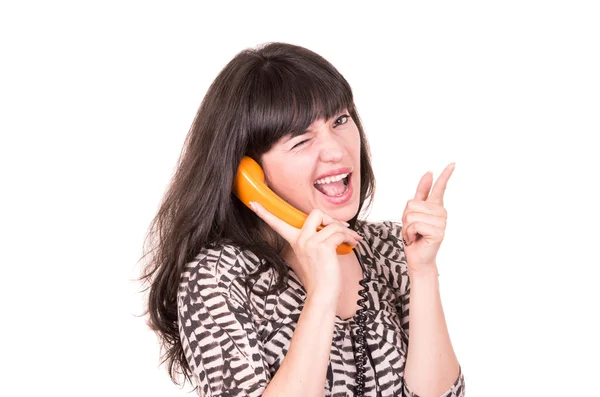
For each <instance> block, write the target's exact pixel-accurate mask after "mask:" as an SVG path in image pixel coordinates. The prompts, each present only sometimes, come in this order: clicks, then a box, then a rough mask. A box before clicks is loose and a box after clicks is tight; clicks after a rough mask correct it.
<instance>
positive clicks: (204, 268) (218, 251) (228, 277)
mask: <svg viewBox="0 0 600 397" xmlns="http://www.w3.org/2000/svg"><path fill="white" fill-rule="evenodd" d="M259 263H260V261H259V259H258V258H257V257H256V256H255V255H254V254H253V253H252V252H250V251H247V250H242V249H240V248H239V247H237V246H235V245H231V244H224V245H220V246H216V247H203V248H202V249H201V250H200V251H199V252H198V254H197V255H196V256H195V257H194V259H193V260H192V261H190V262H188V263H186V264H185V266H184V268H183V271H182V272H181V274H180V277H179V288H178V294H179V295H187V294H188V293H200V294H209V295H210V294H214V293H220V294H224V295H227V296H229V297H232V298H238V299H239V300H240V301H243V300H245V298H244V296H245V293H244V292H243V290H244V288H243V287H242V286H243V283H242V281H243V279H244V278H245V277H246V276H247V275H249V274H250V273H252V272H253V271H254V270H255V269H256V267H257V266H258V265H259Z"/></svg>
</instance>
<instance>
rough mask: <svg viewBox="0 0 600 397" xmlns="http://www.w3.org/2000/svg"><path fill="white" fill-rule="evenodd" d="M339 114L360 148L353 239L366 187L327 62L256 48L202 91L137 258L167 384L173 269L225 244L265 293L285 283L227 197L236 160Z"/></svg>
mask: <svg viewBox="0 0 600 397" xmlns="http://www.w3.org/2000/svg"><path fill="white" fill-rule="evenodd" d="M344 108H347V109H348V111H349V114H350V116H351V117H352V119H353V120H354V122H355V123H356V125H357V127H358V130H359V132H360V142H361V147H360V166H361V167H360V181H361V186H360V206H359V208H358V211H357V214H356V215H355V216H354V218H352V219H351V220H350V221H349V223H350V227H351V228H354V229H355V228H356V227H357V222H360V221H359V220H358V216H359V214H360V213H361V212H364V210H365V209H367V208H369V207H370V205H371V202H372V197H373V194H374V192H375V177H374V175H373V170H372V167H371V159H370V152H369V146H368V143H367V139H366V137H365V134H364V131H363V127H362V124H361V122H360V118H359V115H358V112H357V111H356V107H355V105H354V99H353V95H352V90H351V88H350V85H349V84H348V82H347V81H346V79H344V77H343V76H342V75H341V74H340V73H339V72H338V71H337V70H336V69H335V68H334V67H333V66H332V65H331V64H330V63H329V62H328V61H326V60H325V59H324V58H322V57H321V56H319V55H318V54H316V53H314V52H312V51H310V50H308V49H306V48H303V47H300V46H296V45H292V44H287V43H277V42H274V43H266V44H263V45H260V46H258V47H256V48H249V49H245V50H243V51H241V52H239V53H238V54H237V55H236V56H235V57H234V58H233V59H232V60H231V61H230V62H229V63H228V64H227V65H226V66H225V67H224V68H223V70H221V72H220V73H219V75H218V76H217V77H216V79H215V80H214V82H213V83H212V84H211V86H210V87H209V89H208V92H207V93H206V96H205V97H204V99H203V100H202V103H201V104H200V108H199V109H198V111H197V113H196V116H195V118H194V121H193V123H192V126H191V128H190V130H189V133H188V135H187V137H186V139H185V142H184V147H183V149H182V152H181V155H180V158H179V161H178V164H177V167H176V170H175V173H174V175H173V177H172V180H171V183H170V185H169V187H168V189H167V191H166V193H165V195H164V197H163V199H162V201H161V205H160V208H159V210H158V212H157V214H156V216H155V217H154V219H153V220H152V222H151V224H150V227H149V232H148V235H147V236H146V240H145V241H144V248H145V250H144V254H143V256H142V259H143V258H144V257H146V256H147V255H148V254H152V255H150V259H149V260H148V261H146V264H145V265H144V269H143V272H142V275H141V278H140V280H141V281H143V282H144V283H145V284H146V285H147V288H146V289H149V293H148V301H147V311H146V312H145V313H144V314H148V325H149V326H150V327H151V328H152V329H153V330H154V331H155V332H156V334H157V335H158V337H159V339H160V342H161V348H162V349H161V351H164V354H163V356H162V358H163V360H162V363H164V362H167V370H168V372H169V375H170V376H171V379H172V380H173V382H175V383H176V384H179V383H178V381H177V377H176V375H177V374H182V375H183V376H184V378H185V379H184V381H185V380H190V381H191V373H190V368H189V365H188V363H187V361H186V358H185V355H184V352H183V349H182V345H181V341H180V339H179V328H178V322H177V317H178V316H177V288H178V284H179V278H180V274H181V272H182V269H183V268H184V267H185V265H186V263H189V262H190V261H192V260H193V259H194V258H195V257H196V256H197V255H198V253H199V251H200V250H201V249H202V248H204V247H216V246H220V245H223V244H233V245H236V246H238V247H239V248H240V249H242V250H250V251H252V252H253V253H254V254H255V255H256V256H257V257H259V258H261V259H262V260H263V261H262V265H261V266H260V267H259V268H258V269H257V272H256V273H255V274H254V275H257V274H260V273H261V272H262V271H265V270H267V269H269V268H272V269H273V270H274V271H275V272H276V274H277V276H278V282H277V283H276V284H275V285H274V286H273V288H272V289H271V290H269V291H267V292H266V293H273V292H274V291H280V290H281V289H282V288H284V287H285V285H286V283H287V274H288V273H287V265H286V264H285V262H284V261H283V260H282V259H281V257H280V256H279V253H280V252H281V249H282V248H283V245H284V244H286V242H285V241H284V240H283V239H282V238H281V237H280V236H279V235H277V233H275V232H274V231H273V230H272V229H271V228H270V227H269V226H268V225H266V224H265V223H264V222H263V221H262V220H261V219H260V218H259V217H258V216H256V215H255V214H254V213H253V212H252V211H251V210H250V209H248V208H247V207H246V206H245V205H244V204H242V203H241V202H240V201H239V200H238V199H237V198H236V197H235V196H234V195H233V194H232V190H231V188H232V184H233V178H234V176H235V174H236V171H237V167H238V165H239V163H240V160H241V159H242V157H243V156H244V155H247V156H250V157H252V158H254V159H255V160H257V161H258V162H259V163H260V160H261V156H262V155H263V154H264V153H265V152H267V151H268V150H269V149H270V148H271V147H272V145H273V144H274V143H275V142H277V141H278V140H279V139H280V138H282V137H283V136H286V135H288V134H292V135H297V134H301V133H302V132H303V131H305V130H306V129H307V128H308V127H309V126H310V124H311V123H312V122H313V121H315V120H321V119H323V118H325V119H327V120H328V119H330V118H331V117H333V116H334V115H336V114H337V113H338V112H340V111H342V110H343V109H344ZM367 200H368V205H367V206H366V207H365V208H363V205H364V204H365V202H366V201H367ZM257 231H259V233H257ZM147 244H148V245H149V248H146V245H147ZM246 281H247V280H246Z"/></svg>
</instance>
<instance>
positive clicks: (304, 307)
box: [143, 43, 464, 396]
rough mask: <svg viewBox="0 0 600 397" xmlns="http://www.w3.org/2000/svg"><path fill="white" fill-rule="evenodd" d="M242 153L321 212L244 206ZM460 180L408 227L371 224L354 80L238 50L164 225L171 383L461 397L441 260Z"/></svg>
mask: <svg viewBox="0 0 600 397" xmlns="http://www.w3.org/2000/svg"><path fill="white" fill-rule="evenodd" d="M243 156H249V157H251V158H253V159H255V160H256V161H257V162H258V163H259V164H260V165H261V166H262V168H263V169H264V172H265V182H266V184H267V185H268V186H269V187H270V188H271V189H272V190H273V191H274V192H276V193H277V194H278V195H280V196H281V197H282V198H283V199H284V200H286V201H287V202H289V203H290V204H292V205H293V206H294V207H296V208H298V209H299V210H301V211H303V212H305V213H306V214H308V218H307V220H306V222H305V224H304V226H303V227H302V228H301V229H297V228H294V227H292V226H290V225H288V224H286V223H285V222H284V221H282V220H280V219H278V218H276V217H275V216H273V215H272V214H270V213H269V212H268V211H266V210H265V208H264V207H262V206H261V205H260V204H253V205H252V206H253V210H254V211H252V210H250V209H249V208H248V207H246V206H245V205H244V204H243V203H242V202H241V201H240V200H238V199H237V198H236V197H235V196H234V195H233V194H232V186H233V181H234V176H235V175H236V171H237V167H238V165H239V164H240V160H241V159H242V157H243ZM452 169H453V167H452V165H451V166H449V167H447V168H446V170H444V172H443V173H442V175H441V176H440V178H439V179H438V180H437V181H436V183H435V185H434V186H433V190H432V191H431V195H430V194H429V192H430V189H431V184H432V177H431V176H430V174H429V173H427V174H426V175H425V176H424V177H423V178H422V180H421V182H420V184H419V186H418V188H417V194H416V196H415V199H413V200H410V201H409V203H408V204H407V206H406V209H405V212H404V217H403V218H402V220H403V221H402V223H400V222H389V221H385V222H369V221H364V220H360V219H359V214H360V213H361V212H364V210H365V209H367V208H368V207H369V205H370V204H371V200H372V197H373V193H374V188H375V179H374V175H373V171H372V168H371V162H370V154H369V148H368V144H367V140H366V137H365V134H364V132H363V128H362V126H361V123H360V119H359V116H358V113H357V111H356V107H355V106H354V100H353V95H352V91H351V88H350V86H349V85H348V83H347V82H346V80H345V79H344V78H343V77H342V76H341V75H340V73H339V72H338V71H337V70H336V69H335V68H334V67H333V66H332V65H331V64H330V63H329V62H327V61H326V60H325V59H323V58H322V57H320V56H319V55H317V54H315V53H314V52H311V51H309V50H307V49H305V48H302V47H299V46H294V45H290V44H285V43H270V44H267V45H264V46H261V47H259V48H257V49H247V50H244V51H242V52H240V53H239V54H237V55H236V56H235V57H234V59H233V60H232V61H231V62H229V63H228V64H227V65H226V66H225V68H224V69H223V70H222V71H221V73H220V74H219V75H218V76H217V78H216V79H215V81H214V82H213V84H212V85H211V86H210V88H209V90H208V92H207V94H206V97H205V98H204V100H203V102H202V104H201V106H200V109H199V110H198V112H197V114H196V117H195V120H194V122H193V124H192V127H191V130H190V132H189V135H188V137H187V139H186V142H185V147H184V150H183V152H182V155H181V158H180V162H179V165H178V168H177V171H176V173H175V175H174V177H173V181H172V184H171V186H170V188H169V190H168V192H167V193H166V195H165V198H164V200H163V203H162V205H161V207H160V209H159V212H158V214H157V216H156V218H155V219H154V221H153V224H152V226H153V228H152V233H151V235H152V236H156V240H155V241H156V249H155V250H153V251H154V255H153V257H152V260H151V261H150V262H149V264H148V267H147V268H146V272H145V274H144V275H143V278H144V279H145V280H147V281H148V282H149V285H150V293H149V301H148V311H149V325H150V326H151V327H152V328H153V329H154V330H155V331H156V332H157V334H158V335H159V337H160V339H161V342H162V346H163V348H164V351H165V356H164V357H165V361H167V363H168V368H169V373H170V375H171V377H172V379H173V380H174V381H175V382H176V383H177V379H176V374H177V373H181V374H183V376H184V377H185V379H187V380H189V381H191V382H192V383H195V384H196V385H197V391H198V394H199V395H201V396H276V395H283V396H296V395H297V396H322V395H326V396H329V395H332V396H333V395H335V396H346V395H348V396H354V395H365V396H399V395H402V396H417V395H419V396H439V395H444V396H463V395H464V379H463V376H462V373H461V369H460V366H459V363H458V361H457V359H456V356H455V354H454V351H453V349H452V345H451V343H450V339H449V336H448V331H447V328H446V324H445V321H444V316H443V311H442V307H441V302H440V298H439V289H438V284H437V282H438V279H437V276H438V273H437V267H436V263H435V255H436V253H437V250H438V248H439V245H440V243H441V240H442V238H443V232H444V227H445V219H446V213H445V210H444V208H443V205H442V198H443V193H444V189H445V186H446V182H447V180H448V178H449V177H450V175H451V173H452ZM367 201H368V205H365V202H367ZM403 224H405V225H407V226H406V227H403V226H402V225H403ZM319 225H323V226H324V227H323V228H322V229H321V230H320V231H318V232H317V227H318V226H319ZM149 237H150V236H149ZM403 239H404V240H403ZM341 243H346V244H350V245H352V246H355V247H354V249H353V250H352V253H351V254H347V255H338V254H337V253H336V247H337V246H338V245H339V244H341ZM411 286H412V294H410V296H411V298H410V299H411V311H410V313H409V310H408V308H409V293H410V292H411ZM361 297H362V298H361ZM409 324H410V326H409ZM409 331H410V332H409ZM409 334H410V335H411V338H410V343H409Z"/></svg>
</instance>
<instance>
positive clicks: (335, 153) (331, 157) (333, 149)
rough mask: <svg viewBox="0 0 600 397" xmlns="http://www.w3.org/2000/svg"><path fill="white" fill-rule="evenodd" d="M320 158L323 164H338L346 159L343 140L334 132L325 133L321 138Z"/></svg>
mask: <svg viewBox="0 0 600 397" xmlns="http://www.w3.org/2000/svg"><path fill="white" fill-rule="evenodd" d="M319 141H320V147H319V158H320V160H321V161H323V162H331V163H336V162H339V161H341V160H342V159H343V158H344V153H345V149H344V145H343V138H341V137H338V136H336V135H335V133H333V132H332V131H325V132H323V133H322V134H321V136H320V139H319Z"/></svg>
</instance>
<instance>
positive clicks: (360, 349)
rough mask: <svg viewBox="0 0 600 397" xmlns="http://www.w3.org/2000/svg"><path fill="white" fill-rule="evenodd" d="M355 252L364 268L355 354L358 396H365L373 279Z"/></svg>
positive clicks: (360, 282) (359, 292)
mask: <svg viewBox="0 0 600 397" xmlns="http://www.w3.org/2000/svg"><path fill="white" fill-rule="evenodd" d="M355 254H356V257H357V258H358V262H359V263H360V266H361V267H362V269H363V279H362V280H361V281H359V282H358V283H359V284H360V286H361V287H362V289H361V290H360V291H358V294H359V295H360V296H361V299H359V300H358V301H356V303H358V304H359V305H360V306H361V308H360V309H358V311H357V312H356V313H357V317H358V319H357V322H358V331H357V332H356V333H357V334H358V338H357V339H358V340H357V341H356V345H357V348H356V355H355V361H356V396H357V397H363V393H364V388H365V365H366V363H367V355H366V354H365V348H366V346H365V345H366V340H365V334H366V327H365V321H366V319H367V316H366V314H365V311H366V310H367V306H366V304H365V302H367V301H368V294H369V285H368V282H369V281H371V276H370V275H369V272H367V271H366V270H365V267H364V265H363V263H362V261H361V259H360V256H359V255H358V253H357V252H356V250H355Z"/></svg>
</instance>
